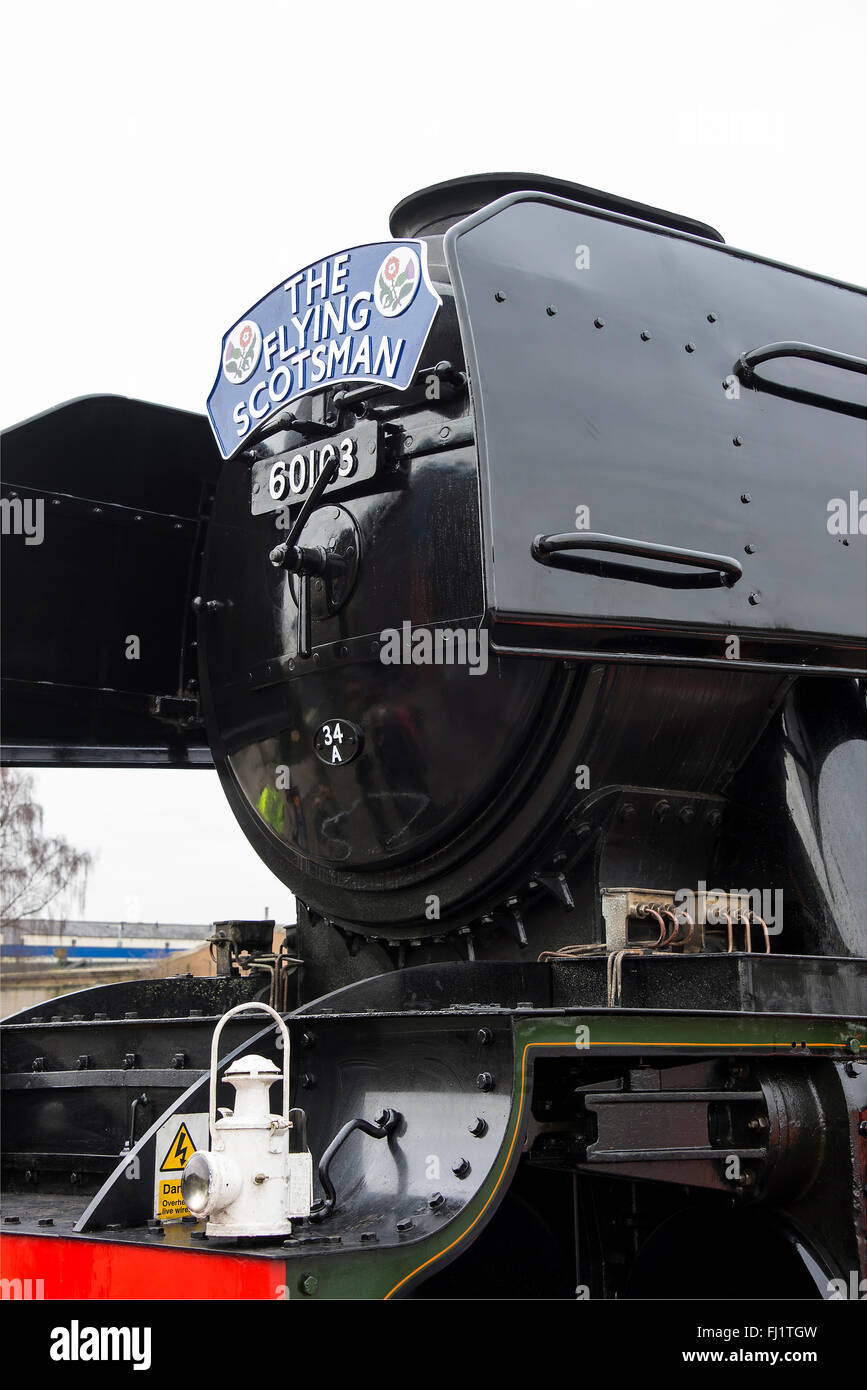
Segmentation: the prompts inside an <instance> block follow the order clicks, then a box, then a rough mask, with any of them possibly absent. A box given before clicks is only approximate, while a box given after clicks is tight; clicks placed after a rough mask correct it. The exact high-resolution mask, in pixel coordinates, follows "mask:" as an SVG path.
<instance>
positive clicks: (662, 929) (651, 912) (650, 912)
mask: <svg viewBox="0 0 867 1390" xmlns="http://www.w3.org/2000/svg"><path fill="white" fill-rule="evenodd" d="M644 915H645V917H655V918H656V920H657V922H658V923H659V936H658V937H657V938H656V940H655V941H652V942H650V943H649V944H650V949H651V950H652V951H655V950H656V948H657V946H662V945H664V943H665V937H666V933H667V930H668V929H667V927H666V925H665V923H664V922H663V920H662V918H661V917H660V915H659V913H658V912H657V910H656V908H655V907H648V908H647V909H646V911H645V913H644Z"/></svg>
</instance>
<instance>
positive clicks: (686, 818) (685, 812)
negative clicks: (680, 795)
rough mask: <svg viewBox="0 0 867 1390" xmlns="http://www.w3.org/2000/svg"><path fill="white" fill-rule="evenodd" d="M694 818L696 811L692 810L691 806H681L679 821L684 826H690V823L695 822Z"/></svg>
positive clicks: (678, 814) (678, 815)
mask: <svg viewBox="0 0 867 1390" xmlns="http://www.w3.org/2000/svg"><path fill="white" fill-rule="evenodd" d="M694 817H695V811H694V810H693V809H692V807H691V806H681V808H680V810H679V811H678V813H677V818H678V820H680V821H683V824H684V825H689V823H690V821H691V820H693V819H694Z"/></svg>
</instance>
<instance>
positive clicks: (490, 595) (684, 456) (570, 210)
mask: <svg viewBox="0 0 867 1390" xmlns="http://www.w3.org/2000/svg"><path fill="white" fill-rule="evenodd" d="M445 245H446V255H447V259H448V261H449V265H450V268H451V272H452V279H453V281H454V283H455V289H456V295H457V303H458V309H459V313H460V316H461V328H462V335H463V338H464V346H465V350H466V354H467V363H468V370H469V375H470V382H471V387H472V392H473V400H474V406H475V410H476V416H477V422H478V434H479V442H478V443H479V464H480V472H481V500H482V519H483V535H484V562H485V582H486V600H487V607H488V613H489V616H490V618H491V621H492V623H493V638H494V642H495V645H498V644H502V645H503V646H504V647H508V648H509V649H510V650H519V649H521V648H523V649H525V650H534V651H536V652H537V653H539V654H541V652H542V649H547V650H548V652H549V654H550V655H553V654H555V653H557V654H560V655H567V654H572V655H581V654H583V655H585V656H586V655H588V654H590V653H595V654H597V655H599V656H601V655H602V654H603V653H604V654H607V655H608V656H609V657H613V658H616V657H617V656H619V655H625V656H633V657H636V658H638V659H647V658H652V657H653V656H657V657H661V656H665V657H666V658H668V659H670V660H672V661H689V660H690V659H703V660H710V661H716V662H718V663H719V664H720V665H725V664H726V655H725V639H726V637H727V636H728V635H729V634H732V633H734V634H740V636H741V637H742V638H743V642H744V648H745V649H744V650H743V651H742V657H743V659H745V660H750V661H752V662H754V663H755V664H757V665H762V664H764V665H766V666H767V667H773V666H775V665H776V666H778V667H779V668H781V669H785V668H790V669H804V668H807V667H814V668H816V669H822V668H835V669H842V670H846V669H856V670H858V669H864V667H865V650H864V648H865V629H867V603H865V599H864V594H865V591H867V551H865V548H864V546H859V545H849V544H846V545H843V544H841V543H840V540H841V538H840V537H838V536H837V535H836V534H833V533H832V528H831V527H830V526H829V525H828V520H829V504H830V502H831V499H833V498H836V497H842V498H848V497H849V495H850V492H855V493H857V494H858V495H862V494H863V492H864V489H865V484H867V435H865V429H864V424H863V421H862V420H860V419H858V418H856V417H855V416H853V415H850V414H847V413H845V412H842V411H836V410H825V409H821V408H818V407H817V406H815V405H813V404H805V403H804V402H803V401H802V400H801V399H795V398H790V397H789V395H787V394H786V392H785V391H782V389H781V393H780V394H775V393H769V392H768V391H766V390H761V391H759V390H757V389H750V388H748V387H747V385H746V384H745V383H742V382H739V381H738V379H737V377H736V376H735V375H734V367H735V365H736V364H737V363H738V360H739V358H740V355H741V354H742V353H744V352H748V351H749V350H750V349H751V348H752V347H753V346H754V345H755V344H757V343H767V342H769V341H771V340H775V341H777V340H782V339H783V338H784V336H785V335H786V333H787V332H788V333H789V335H790V336H791V339H792V340H795V339H798V340H800V341H806V342H813V343H821V344H823V345H824V346H825V347H826V348H827V349H829V350H833V352H835V353H844V354H847V355H849V356H853V357H860V356H862V355H863V344H864V315H865V299H864V292H863V291H860V290H857V289H855V288H853V287H850V286H845V285H840V284H836V283H834V282H832V281H829V280H824V279H821V278H820V277H816V276H810V275H807V274H805V273H804V272H801V271H795V270H792V269H790V268H788V267H784V266H778V265H775V264H773V263H771V262H767V261H761V260H759V259H758V258H756V257H748V256H746V255H745V254H744V253H742V252H738V251H735V250H732V249H731V248H729V247H725V246H720V245H718V244H716V243H712V242H709V241H707V240H698V239H696V238H693V237H687V236H684V235H682V234H680V233H678V232H676V231H671V230H668V229H662V228H658V229H653V228H650V227H649V226H647V225H646V224H640V223H637V222H634V221H630V220H629V219H627V218H623V217H618V216H614V215H611V214H607V213H603V212H600V211H597V210H594V209H592V208H589V207H584V206H579V205H578V204H576V203H567V202H565V201H563V200H562V199H558V198H555V197H548V196H545V195H537V194H518V193H516V194H512V195H510V196H509V197H507V198H503V199H501V200H500V201H498V202H497V203H495V204H493V205H492V206H490V207H488V208H485V209H483V210H482V211H481V212H479V213H476V214H473V215H472V216H470V217H468V218H467V219H466V220H465V221H464V222H462V223H460V224H459V225H458V226H455V227H453V228H452V229H451V230H450V231H448V232H447V233H446V237H445ZM576 246H578V247H585V248H586V249H587V253H588V255H587V263H586V265H583V266H580V267H579V266H576V257H575V248H576ZM765 371H766V372H768V373H772V372H773V373H776V374H782V376H779V375H775V376H774V378H773V379H774V380H781V381H782V384H783V386H784V387H786V388H788V387H796V388H802V390H803V391H808V392H810V393H811V394H813V395H816V394H822V395H823V396H824V397H826V398H828V399H830V400H831V401H835V400H836V401H837V402H841V403H845V404H851V403H852V402H853V401H854V402H856V403H857V402H858V401H859V400H860V394H859V393H861V391H862V389H863V388H862V386H861V385H860V383H859V378H858V377H857V376H855V375H853V374H852V373H850V372H841V371H839V370H837V369H836V368H835V367H831V366H827V365H823V364H820V363H817V362H815V361H814V360H811V361H809V362H795V363H791V362H775V363H774V364H773V366H771V365H770V364H768V365H767V367H766V368H765ZM625 402H628V408H626V409H625V408H624V403H625ZM819 460H821V461H822V462H821V465H820V464H819V462H818V461H819ZM578 508H586V509H587V513H585V516H586V517H587V518H588V520H586V521H585V525H586V528H587V529H588V530H593V531H597V532H604V533H607V534H615V535H621V536H637V537H641V539H642V540H646V541H647V542H649V543H651V544H653V545H668V546H674V547H677V546H678V545H682V542H683V538H684V536H685V535H687V534H688V536H689V540H690V546H691V548H693V549H695V550H698V551H706V552H708V553H713V554H718V555H727V556H736V557H737V558H738V562H739V563H741V564H742V565H743V571H744V580H743V582H741V583H738V584H737V585H735V586H733V587H732V588H721V587H720V586H718V585H717V586H708V587H707V588H705V589H700V588H696V587H691V588H686V587H680V588H674V587H666V588H656V587H649V586H648V583H647V581H644V582H641V583H638V582H635V580H634V579H631V578H630V577H629V576H628V575H627V576H619V575H613V574H612V573H611V572H610V570H606V569H605V567H604V566H603V565H602V564H601V563H600V564H599V565H598V566H592V567H591V566H588V569H587V572H586V573H583V574H578V573H574V572H565V571H564V570H563V569H560V570H558V569H556V568H554V567H552V566H540V565H537V564H534V562H533V557H532V554H531V546H532V541H533V536H534V535H535V534H537V533H538V532H540V531H544V532H545V533H548V532H552V533H561V532H564V531H566V530H567V529H569V528H570V527H571V526H572V525H573V524H574V518H575V513H576V509H578ZM844 539H845V538H844Z"/></svg>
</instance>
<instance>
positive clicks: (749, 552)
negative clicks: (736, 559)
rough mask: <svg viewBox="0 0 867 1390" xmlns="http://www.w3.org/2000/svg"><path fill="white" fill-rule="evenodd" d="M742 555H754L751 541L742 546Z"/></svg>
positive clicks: (754, 551) (754, 548) (754, 550)
mask: <svg viewBox="0 0 867 1390" xmlns="http://www.w3.org/2000/svg"><path fill="white" fill-rule="evenodd" d="M744 553H745V554H746V555H755V553H756V547H755V546H754V545H753V543H752V541H748V542H747V544H746V545H745V546H744Z"/></svg>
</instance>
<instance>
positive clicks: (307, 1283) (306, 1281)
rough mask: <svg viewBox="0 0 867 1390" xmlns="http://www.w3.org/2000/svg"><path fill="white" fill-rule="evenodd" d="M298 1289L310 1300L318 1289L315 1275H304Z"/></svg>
mask: <svg viewBox="0 0 867 1390" xmlns="http://www.w3.org/2000/svg"><path fill="white" fill-rule="evenodd" d="M299 1287H300V1289H301V1292H302V1293H305V1294H306V1295H307V1297H308V1298H312V1297H313V1295H314V1294H315V1292H316V1290H317V1289H318V1288H319V1280H318V1279H317V1278H316V1275H315V1274H305V1275H304V1278H303V1279H301V1280H300V1281H299Z"/></svg>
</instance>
